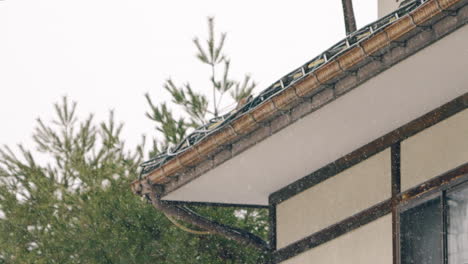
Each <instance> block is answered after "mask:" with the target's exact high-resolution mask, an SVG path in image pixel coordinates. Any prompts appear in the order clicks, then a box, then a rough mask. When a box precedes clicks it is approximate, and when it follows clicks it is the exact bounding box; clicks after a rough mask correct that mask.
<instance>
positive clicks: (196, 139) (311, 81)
mask: <svg viewBox="0 0 468 264" xmlns="http://www.w3.org/2000/svg"><path fill="white" fill-rule="evenodd" d="M465 2H466V1H463V0H430V1H413V2H411V3H409V4H407V5H405V6H403V7H402V8H400V9H399V10H397V11H395V12H393V13H391V14H389V15H388V16H386V17H384V18H382V19H379V20H378V21H376V22H374V23H372V24H370V25H368V26H366V27H364V28H362V29H360V30H358V31H356V32H354V33H352V34H350V35H349V36H348V37H347V38H346V39H344V40H342V41H340V42H339V43H337V44H336V45H334V46H333V47H332V48H330V49H328V50H327V51H325V52H324V53H322V54H320V55H319V56H317V57H316V58H314V59H313V60H311V61H308V62H307V63H306V64H304V65H303V66H301V67H299V68H298V69H296V70H294V71H292V72H291V73H289V74H287V75H286V76H284V77H283V78H281V79H280V80H279V81H278V82H276V83H275V84H273V85H271V86H270V87H268V88H267V89H266V90H265V91H263V92H262V93H261V94H260V95H259V96H257V97H256V98H255V99H254V100H252V101H251V102H250V103H248V104H246V105H245V106H244V107H242V108H241V109H240V110H238V111H235V112H233V113H229V114H227V115H225V116H223V118H222V119H221V120H215V123H214V124H212V125H211V126H208V127H209V128H210V129H206V128H207V127H205V129H203V130H202V132H195V134H192V135H190V136H189V137H188V138H187V140H185V142H182V143H181V144H179V145H178V149H176V153H172V154H166V155H164V156H159V157H157V158H156V159H153V160H150V161H149V162H147V163H145V164H143V165H144V168H143V174H142V178H141V179H139V180H137V181H135V182H134V183H133V184H132V188H133V191H134V192H136V193H142V192H143V193H144V192H145V190H144V187H145V185H147V184H150V185H161V186H165V187H169V188H166V190H165V193H167V192H170V191H171V190H174V189H176V188H178V187H180V186H182V185H184V184H185V183H187V181H186V180H184V181H180V179H179V176H180V175H181V174H183V173H186V172H187V171H189V170H193V168H194V167H199V166H200V165H201V164H203V162H204V161H205V160H207V159H208V158H209V157H212V156H213V155H214V154H216V153H220V151H222V150H223V148H224V147H225V146H226V145H229V144H232V143H233V142H236V141H239V140H241V139H243V138H245V137H246V136H251V135H252V134H251V133H252V132H253V131H261V127H262V124H263V123H264V122H268V121H270V120H272V119H275V118H279V116H280V114H281V113H283V112H284V111H288V110H289V109H291V108H292V107H294V106H297V105H298V104H300V103H301V102H302V101H303V100H304V98H316V97H317V98H318V100H316V101H320V97H324V96H325V97H326V93H324V91H326V87H327V85H329V84H330V83H333V82H336V80H338V79H342V78H344V77H345V76H348V75H353V74H354V73H355V71H356V69H357V68H359V67H360V66H362V65H363V64H364V63H366V64H367V63H368V62H369V60H372V59H373V57H374V56H379V55H381V54H382V52H383V51H385V50H386V49H388V47H390V46H392V45H395V44H398V42H399V41H401V39H402V38H405V37H408V36H409V35H411V34H412V33H415V32H417V31H418V30H420V29H421V27H422V26H424V25H426V24H427V23H428V22H429V21H431V20H433V19H435V18H437V17H440V16H442V15H443V14H445V13H446V10H448V9H450V8H451V7H453V6H454V5H456V4H460V3H465ZM377 73H378V71H377ZM377 73H376V74H377ZM325 99H326V98H325ZM321 101H323V102H322V103H323V104H325V103H328V102H329V101H330V100H321ZM227 158H229V157H227ZM202 173H203V170H198V173H194V174H198V175H200V174H202ZM194 177H196V176H194Z"/></svg>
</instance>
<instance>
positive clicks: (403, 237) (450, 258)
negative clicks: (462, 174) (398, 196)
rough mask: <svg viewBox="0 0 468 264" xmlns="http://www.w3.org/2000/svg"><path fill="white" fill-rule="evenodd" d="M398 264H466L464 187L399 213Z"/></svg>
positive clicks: (467, 189) (467, 188) (467, 201)
mask: <svg viewBox="0 0 468 264" xmlns="http://www.w3.org/2000/svg"><path fill="white" fill-rule="evenodd" d="M400 259H401V264H436V263H437V264H440V263H444V264H468V184H463V185H459V186H456V187H452V188H450V189H447V190H442V191H439V192H438V193H435V194H434V193H433V194H432V195H431V197H426V198H425V199H423V200H419V201H416V202H413V204H411V205H409V206H407V207H406V208H404V209H401V210H400Z"/></svg>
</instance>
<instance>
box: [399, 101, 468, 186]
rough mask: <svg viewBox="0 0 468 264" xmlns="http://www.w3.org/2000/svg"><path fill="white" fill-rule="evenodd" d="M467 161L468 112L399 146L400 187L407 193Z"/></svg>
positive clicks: (443, 122) (445, 121) (459, 114)
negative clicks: (408, 190)
mask: <svg viewBox="0 0 468 264" xmlns="http://www.w3.org/2000/svg"><path fill="white" fill-rule="evenodd" d="M466 162H468V109H467V110H464V111H462V112H460V113H458V114H456V115H454V116H452V117H450V118H448V119H446V120H444V121H442V122H440V123H438V124H436V125H434V126H432V127H430V128H428V129H426V130H424V131H421V132H420V133H418V134H416V135H414V136H412V137H410V138H408V139H407V140H404V141H403V142H402V143H401V186H402V190H407V189H409V188H411V187H414V186H416V185H418V184H420V183H423V182H425V181H427V180H429V179H431V178H433V177H436V176H438V175H440V174H442V173H445V172H447V171H449V170H451V169H453V168H455V167H457V166H460V165H462V164H464V163H466Z"/></svg>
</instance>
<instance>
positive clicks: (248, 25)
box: [0, 0, 377, 146]
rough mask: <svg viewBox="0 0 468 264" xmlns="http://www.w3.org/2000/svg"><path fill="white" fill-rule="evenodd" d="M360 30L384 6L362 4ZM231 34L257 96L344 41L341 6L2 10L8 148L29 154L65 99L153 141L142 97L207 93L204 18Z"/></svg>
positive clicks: (147, 0) (299, 2)
mask: <svg viewBox="0 0 468 264" xmlns="http://www.w3.org/2000/svg"><path fill="white" fill-rule="evenodd" d="M354 9H355V12H356V16H357V23H358V27H362V26H364V25H365V24H367V23H370V22H372V21H373V20H375V19H376V18H377V0H354ZM207 16H214V17H215V18H216V29H217V30H218V32H219V31H223V32H227V33H228V38H227V43H226V48H225V51H226V53H227V54H228V56H229V57H230V58H231V69H232V72H233V75H234V76H237V77H241V76H243V74H244V73H250V74H251V75H252V77H253V78H254V79H255V80H256V81H257V82H258V83H259V86H258V88H257V93H258V92H259V91H260V90H262V89H265V88H266V87H267V86H268V85H269V84H271V83H272V82H274V81H276V80H277V79H279V78H280V77H282V76H283V75H284V74H286V73H288V72H290V71H291V70H293V69H294V68H296V67H298V66H300V65H301V64H303V63H305V62H306V61H307V60H309V59H311V58H313V57H315V56H316V55H318V54H319V53H320V52H322V51H323V50H325V49H326V48H328V47H330V46H331V45H332V44H334V43H336V42H338V41H339V40H340V39H342V38H343V37H344V23H343V18H342V7H341V0H326V1H317V0H289V1H275V0H269V1H254V0H250V1H247V0H236V1H223V0H198V1H188V0H187V1H181V0H172V1H159V0H80V1H69V0H3V1H0V91H1V94H0V124H1V127H0V128H1V129H0V144H7V145H10V146H13V145H15V144H17V143H25V144H26V145H29V146H30V145H31V142H32V140H31V139H30V137H31V134H32V131H33V129H34V127H35V125H36V123H35V120H36V118H38V117H41V118H43V119H45V120H49V119H51V117H52V114H53V103H54V102H57V101H59V100H60V99H61V97H62V96H64V95H66V96H68V97H69V98H70V99H72V100H75V101H77V102H78V112H79V113H80V115H82V116H84V115H85V114H87V113H95V115H96V119H97V120H102V119H104V118H106V117H107V114H108V112H109V110H110V109H114V110H115V113H116V117H117V119H118V120H121V121H123V122H124V123H125V129H124V131H123V136H124V138H125V139H126V141H127V142H128V143H129V144H135V143H136V142H137V141H138V140H139V139H140V135H141V134H146V135H148V136H152V135H153V134H154V124H152V123H151V121H149V120H148V119H147V118H146V117H145V115H144V113H145V112H146V111H147V110H148V107H147V104H146V102H145V99H144V93H146V92H149V93H150V94H151V96H152V98H153V99H154V100H155V101H156V102H161V101H164V100H167V99H168V95H167V93H165V91H163V89H162V88H161V87H162V84H163V82H164V80H165V79H167V78H168V77H172V78H173V79H174V80H175V81H176V82H178V83H184V82H187V81H190V82H191V83H192V86H193V87H194V88H197V89H200V90H204V91H205V92H208V91H209V86H208V82H207V79H208V76H209V69H207V68H206V66H204V65H201V64H200V63H199V62H198V61H197V60H196V59H195V57H194V54H195V48H194V46H193V43H192V38H193V37H194V36H201V37H205V36H206V35H207V29H206V24H207V23H206V17H207Z"/></svg>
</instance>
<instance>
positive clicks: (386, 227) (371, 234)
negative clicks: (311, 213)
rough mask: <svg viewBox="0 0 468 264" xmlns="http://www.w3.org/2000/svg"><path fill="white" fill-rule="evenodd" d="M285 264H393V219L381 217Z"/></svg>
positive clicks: (388, 216)
mask: <svg viewBox="0 0 468 264" xmlns="http://www.w3.org/2000/svg"><path fill="white" fill-rule="evenodd" d="M282 263H284V264H302V263H327V264H343V263H359V264H374V263H379V264H391V263H393V262H392V217H391V215H386V216H384V217H381V218H379V219H377V220H375V221H373V222H371V223H369V224H367V225H364V226H362V227H360V228H358V229H356V230H353V231H351V232H349V233H347V234H345V235H343V236H340V237H338V238H336V239H334V240H331V241H329V242H327V243H325V244H322V245H320V246H318V247H316V248H314V249H311V250H309V251H306V252H304V253H302V254H299V255H297V256H295V257H293V258H290V259H288V260H286V261H283V262H282Z"/></svg>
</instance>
